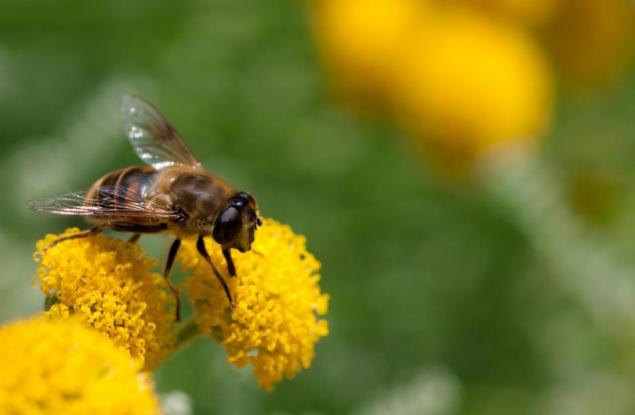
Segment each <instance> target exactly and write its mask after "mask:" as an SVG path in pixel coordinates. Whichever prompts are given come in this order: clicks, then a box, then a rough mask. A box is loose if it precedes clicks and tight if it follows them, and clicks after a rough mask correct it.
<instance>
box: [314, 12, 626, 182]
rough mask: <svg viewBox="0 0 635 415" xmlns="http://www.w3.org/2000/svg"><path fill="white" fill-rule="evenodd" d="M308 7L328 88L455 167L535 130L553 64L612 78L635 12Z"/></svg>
mask: <svg viewBox="0 0 635 415" xmlns="http://www.w3.org/2000/svg"><path fill="white" fill-rule="evenodd" d="M310 4H311V5H312V9H311V11H312V15H313V28H314V33H315V38H316V41H317V43H318V48H319V51H320V54H321V56H322V60H323V62H324V65H325V67H326V69H327V71H328V72H329V74H330V75H331V76H330V79H331V80H332V82H333V84H334V87H335V90H336V91H337V92H338V93H339V94H340V96H343V97H344V98H345V99H346V100H347V101H349V102H351V103H352V104H353V108H355V109H357V110H359V109H361V110H362V111H363V112H371V113H388V114H390V116H392V117H393V118H394V119H395V120H396V121H397V122H398V123H399V125H400V126H401V127H402V128H403V129H404V130H405V131H407V132H408V133H410V134H409V135H411V136H412V137H415V138H417V139H418V140H417V141H416V142H417V143H418V144H420V145H421V146H422V147H423V148H424V149H425V150H426V155H427V156H429V158H430V160H431V161H432V162H433V164H436V165H437V167H440V168H442V169H444V170H445V171H444V172H445V173H450V174H452V173H455V174H457V175H459V176H461V175H463V174H464V173H466V172H469V171H470V170H471V167H473V165H474V164H475V162H476V161H478V159H479V158H481V156H482V155H483V154H484V153H491V152H493V151H499V150H500V149H501V148H508V147H513V148H519V147H520V148H524V147H532V146H533V145H534V144H535V143H536V142H537V139H538V138H539V137H540V136H542V135H544V133H545V132H546V130H547V128H548V126H549V121H550V118H551V113H552V108H553V103H552V101H553V95H554V87H553V83H554V82H553V78H554V75H553V74H554V72H555V71H554V70H553V68H554V67H556V66H557V68H558V69H559V70H561V71H564V72H566V73H565V75H566V78H567V79H569V80H572V81H577V80H579V81H581V82H583V83H584V82H587V83H588V84H598V83H601V82H602V80H606V79H607V78H612V77H614V75H615V73H617V72H619V71H620V70H621V69H622V67H623V66H624V62H625V61H626V59H627V57H628V56H629V53H628V52H629V50H628V49H629V47H631V48H632V46H630V45H632V42H630V39H631V34H632V31H633V27H634V26H633V25H632V21H633V14H634V10H635V7H634V6H633V3H632V2H629V1H628V0H604V1H595V0H454V1H449V2H435V1H430V0H313V1H312V2H311V3H310ZM538 32H540V33H541V34H542V36H541V37H542V38H544V39H547V41H548V42H549V46H550V47H549V49H550V51H551V52H553V53H552V55H549V54H548V53H547V52H546V50H545V48H543V47H541V43H540V42H538V40H537V39H538V36H536V34H537V33H538ZM581 45H583V46H581ZM556 62H557V63H558V64H557V65H555V64H554V63H556Z"/></svg>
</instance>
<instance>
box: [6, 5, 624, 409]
mask: <svg viewBox="0 0 635 415" xmlns="http://www.w3.org/2000/svg"><path fill="white" fill-rule="evenodd" d="M633 86H634V82H633V79H632V77H627V78H626V79H625V80H623V81H621V82H620V83H618V84H617V85H616V86H614V87H613V88H611V89H608V90H604V91H601V92H596V93H593V94H585V95H573V94H571V93H568V92H566V91H565V92H560V93H559V100H558V106H557V109H556V116H555V122H554V127H553V129H552V134H551V135H550V137H548V140H547V141H546V143H545V146H544V147H543V149H542V150H541V153H540V155H539V162H538V163H537V166H534V167H532V169H536V172H535V177H542V178H543V179H544V180H543V181H540V183H541V186H546V188H547V191H548V192H551V191H553V192H556V195H557V198H559V200H560V201H561V202H562V207H563V209H565V210H566V211H567V212H570V213H571V219H572V221H573V223H575V224H576V226H580V228H581V229H582V231H581V232H582V234H584V235H586V236H588V238H589V240H592V241H594V242H593V243H595V242H596V241H599V242H598V243H601V244H602V247H603V248H602V249H605V248H606V249H607V250H609V251H610V257H611V258H613V257H617V258H619V259H620V260H623V261H624V262H625V263H627V270H629V271H626V272H625V273H624V275H625V276H624V278H622V279H620V280H619V281H622V282H624V283H625V284H627V285H628V286H629V287H630V285H629V284H633V283H635V273H631V272H630V269H631V268H629V267H630V265H628V263H629V262H630V256H631V253H632V252H635V220H634V219H633V218H634V217H635V214H634V213H633V212H635V197H634V195H635V192H634V191H635V168H634V167H635V162H633V154H635V143H633V138H635V135H634V133H635V127H634V126H633V121H634V120H635V93H633ZM125 93H137V94H140V95H142V96H144V97H146V98H147V99H149V100H150V101H152V102H154V103H155V104H156V105H157V106H158V107H159V108H160V109H161V110H162V111H163V112H164V113H165V114H166V115H167V116H168V118H169V119H170V120H171V121H172V123H173V124H174V125H175V126H176V127H177V128H178V129H179V130H180V132H181V133H182V135H183V136H184V137H185V138H186V141H187V142H188V144H189V145H190V146H191V148H192V149H193V150H194V152H195V153H196V154H197V156H198V157H199V159H200V160H202V161H203V163H204V165H205V166H206V167H207V168H208V169H210V170H211V171H213V172H215V173H217V174H219V175H221V176H223V177H225V178H226V179H227V180H228V181H230V182H231V183H233V184H235V185H236V186H238V187H240V188H243V189H245V190H248V191H250V192H251V193H252V194H253V195H255V196H256V197H257V199H258V201H259V203H260V206H261V211H262V213H263V214H264V215H265V216H269V217H273V218H276V219H277V220H279V221H281V222H284V223H288V224H290V225H291V226H292V227H293V229H294V230H295V231H296V232H297V233H301V234H304V235H306V237H307V239H308V247H309V250H311V251H312V252H313V253H315V255H316V256H317V257H318V258H319V259H320V261H321V262H322V265H323V269H322V276H323V279H322V288H323V290H324V291H325V292H327V293H329V294H330V295H331V308H330V312H329V314H328V320H329V324H330V328H331V334H330V336H328V337H327V338H325V339H324V340H322V341H321V342H320V343H319V344H318V345H317V354H316V359H315V361H314V363H313V366H312V367H311V369H310V370H308V371H304V372H302V373H301V374H300V375H299V376H298V377H297V378H296V379H294V380H291V381H286V382H283V383H282V384H280V385H278V386H277V387H276V388H275V390H274V391H273V392H272V393H267V392H264V391H261V390H259V389H258V388H257V386H256V382H255V380H254V379H253V377H252V376H251V373H250V370H249V369H243V370H240V369H236V368H233V367H231V366H229V365H228V364H226V363H225V361H224V352H223V350H222V349H221V348H220V347H219V346H217V345H216V344H214V343H213V342H212V341H207V340H201V341H198V342H197V343H195V344H193V345H192V346H191V347H189V348H187V349H185V350H183V351H181V352H180V353H179V354H178V355H176V356H174V357H173V358H172V359H171V360H170V361H169V362H168V363H167V364H165V366H163V367H162V368H161V369H160V370H159V371H158V373H157V375H156V381H157V388H158V391H159V392H160V393H169V392H173V391H175V390H178V391H182V392H184V393H186V394H187V395H188V396H189V397H190V398H191V404H192V411H193V413H195V414H261V413H262V414H286V413H293V414H296V413H304V414H309V413H310V414H316V413H325V414H340V413H355V414H366V413H386V412H392V413H394V414H400V413H404V414H409V413H412V414H455V413H456V414H510V413H514V414H552V413H553V414H554V415H555V414H558V415H562V414H568V413H571V414H586V413H589V414H597V413H603V414H622V413H625V414H626V413H633V411H635V394H632V393H631V392H632V389H631V386H632V385H633V382H635V359H633V357H631V356H635V347H633V345H634V344H635V341H633V338H632V337H635V336H634V334H635V331H633V332H632V333H631V332H630V331H629V330H630V329H631V328H634V327H635V324H634V325H633V326H632V327H631V326H630V321H628V318H626V319H625V320H627V322H626V323H624V322H621V321H620V323H619V324H618V325H617V326H616V327H617V328H616V329H606V330H605V328H606V327H605V326H606V321H612V320H611V318H612V317H610V316H609V317H607V320H601V321H600V322H598V320H597V319H596V318H595V317H594V316H596V315H597V313H596V312H595V311H589V306H588V304H589V302H591V303H593V298H594V295H595V294H594V291H593V290H586V291H585V288H584V287H585V286H584V284H585V282H584V281H582V280H577V279H576V278H577V276H576V275H564V276H563V275H562V274H563V273H562V271H561V269H562V267H558V266H557V264H556V266H553V263H554V261H555V262H557V261H558V260H559V258H560V257H561V255H560V254H559V253H558V252H556V253H553V252H551V255H549V252H548V253H546V254H545V249H551V248H544V247H543V245H541V242H540V241H543V240H549V239H550V235H551V234H549V232H559V231H558V230H557V229H551V227H549V226H545V229H546V230H545V232H547V235H546V236H545V235H544V234H535V230H536V229H537V227H536V226H533V225H535V224H534V223H533V222H531V220H525V219H526V216H523V215H524V213H526V211H525V209H529V211H530V212H535V211H532V210H531V206H530V207H527V206H525V205H524V201H528V202H529V204H531V203H533V202H540V200H541V199H542V197H543V194H542V193H541V191H537V192H534V193H530V190H531V189H533V188H531V189H529V187H530V184H527V186H528V188H527V189H524V188H523V185H524V184H525V182H524V181H521V182H519V185H518V186H512V188H513V191H509V192H506V191H503V192H498V191H497V190H496V188H495V186H491V185H490V184H489V183H490V182H489V181H488V180H480V181H479V180H477V181H475V182H471V183H468V184H466V185H460V186H456V185H448V184H447V183H445V182H443V181H442V180H439V179H438V178H436V176H435V175H434V174H433V172H432V171H430V170H428V169H427V168H426V166H425V165H423V163H422V161H421V158H420V157H419V156H418V155H417V153H416V152H415V151H413V147H412V146H411V144H410V143H409V142H408V141H407V140H406V139H405V137H403V136H402V135H401V134H400V133H399V132H398V131H397V130H396V129H395V128H394V127H393V126H391V125H388V124H384V123H381V122H377V121H375V122H369V121H367V120H366V121H364V120H360V119H358V118H356V117H355V116H354V115H352V114H351V113H350V112H349V111H347V110H346V108H343V107H341V106H339V105H338V104H337V103H336V102H335V101H334V100H333V99H332V97H331V96H330V95H329V94H328V91H327V88H326V80H325V79H324V75H323V73H322V71H321V68H320V65H319V63H318V61H317V56H316V53H315V50H314V45H313V41H312V39H311V36H310V29H309V19H308V15H307V14H306V11H305V10H304V9H303V7H302V5H301V3H299V2H293V1H275V2H263V1H257V0H215V1H198V2H197V1H194V2H183V3H177V2H163V1H152V2H151V1H137V2H128V1H121V0H116V1H110V2H99V3H97V2H70V1H56V2H53V1H38V2H18V1H4V2H3V3H2V4H1V5H0V143H1V149H2V151H1V153H0V160H1V161H0V180H1V182H0V185H1V189H0V191H1V193H0V194H1V195H2V196H1V197H0V199H1V200H2V204H1V205H0V213H1V215H0V260H1V261H2V262H1V263H2V265H3V272H2V274H3V275H1V276H0V318H1V320H2V321H4V322H6V321H9V320H11V319H14V318H16V317H19V316H27V315H30V314H34V313H36V312H38V310H40V309H41V302H42V299H41V296H40V294H39V293H38V291H37V290H36V289H33V288H32V287H31V278H32V276H33V275H34V269H35V265H34V263H33V262H32V260H31V254H32V251H33V244H34V242H35V241H36V240H37V239H38V238H40V237H41V236H43V235H44V234H45V233H47V232H60V231H61V230H63V229H64V228H65V227H67V226H74V225H81V223H80V222H79V221H78V220H73V219H60V218H54V217H47V216H43V215H41V214H38V213H35V212H31V211H28V209H26V207H25V206H26V204H27V202H28V200H30V199H33V198H36V197H41V196H45V195H49V194H53V193H57V192H64V191H71V190H79V189H83V188H87V187H88V186H90V184H91V183H92V181H93V180H94V179H96V178H97V177H99V176H100V175H101V174H103V173H105V172H107V171H109V170H113V169H115V168H119V167H123V166H126V165H131V164H138V163H139V161H138V160H137V159H136V158H135V156H134V153H133V152H132V151H131V149H130V147H129V145H128V143H127V142H126V140H125V138H124V135H123V132H122V129H121V124H120V121H119V118H118V105H119V100H120V97H121V96H122V95H123V94H125ZM530 171H532V172H533V171H534V170H531V169H530ZM495 176H496V175H495ZM530 176H531V177H534V176H533V173H532V174H531V175H530ZM541 180H542V179H541ZM530 181H531V180H530ZM525 190H527V191H525ZM534 190H535V189H534ZM539 190H540V189H539ZM523 196H524V197H525V199H523ZM547 212H549V210H548V209H547ZM534 219H535V218H534ZM546 223H559V222H558V220H557V219H554V220H553V221H552V222H549V221H548V220H547V221H546ZM566 235H569V234H567V233H566V231H565V236H566ZM574 235H577V234H576V233H574ZM586 236H585V237H586ZM541 238H544V239H541ZM563 239H565V242H564V243H563V244H559V245H558V246H556V247H555V248H553V249H556V250H557V249H563V250H566V249H567V243H568V242H575V243H580V244H582V245H583V246H584V247H587V245H584V244H585V242H584V241H580V240H577V238H576V241H567V240H566V239H567V238H563ZM144 244H146V246H147V247H148V249H149V250H150V251H151V252H152V253H153V254H154V255H156V256H157V257H159V256H161V255H163V252H164V250H165V246H166V245H167V241H166V240H165V238H163V239H162V238H147V240H146V241H144ZM591 250H592V251H594V252H595V251H596V250H594V249H591ZM563 255H564V256H566V252H565V253H564V254H563ZM582 260H584V258H582ZM574 262H575V261H574ZM573 268H574V269H575V264H574V267H573ZM565 269H566V267H565ZM565 273H566V271H565ZM598 278H600V279H606V282H605V283H601V284H600V285H601V286H602V287H605V286H606V287H608V288H607V289H608V290H611V289H613V288H615V291H614V293H615V295H616V297H615V299H614V301H615V302H619V301H621V297H620V298H617V295H619V294H620V293H624V292H626V291H627V288H624V289H622V287H617V286H612V284H614V280H612V279H611V275H610V272H608V271H607V272H606V273H603V275H598ZM572 281H574V283H572ZM576 281H577V282H576ZM578 282H579V283H580V284H582V285H581V287H582V289H581V290H582V291H584V292H587V291H589V293H588V296H590V297H589V298H591V300H589V299H588V298H586V297H584V298H580V295H578V294H577V292H578V291H577V290H576V289H572V288H571V286H572V285H575V284H576V283H578ZM625 290H626V291H625ZM612 292H613V291H609V294H607V296H605V297H603V298H605V299H606V298H608V299H609V301H608V302H609V303H610V302H612V300H613V299H612V297H611V296H612V295H613V294H611V293H612ZM626 304H627V307H628V304H630V303H628V302H626ZM634 304H635V303H634ZM599 307H600V312H599V313H600V315H603V314H602V311H601V310H602V308H601V307H602V306H601V305H600V306H599ZM607 307H608V306H607ZM632 312H633V315H635V306H634V308H633V311H632ZM625 314H626V316H627V317H628V312H626V313H625ZM0 370H2V369H1V368H0Z"/></svg>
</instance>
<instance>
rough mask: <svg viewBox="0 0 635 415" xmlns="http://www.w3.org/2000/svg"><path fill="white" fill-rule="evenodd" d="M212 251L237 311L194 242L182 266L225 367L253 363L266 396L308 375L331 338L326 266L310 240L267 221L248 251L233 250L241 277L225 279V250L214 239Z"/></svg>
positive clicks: (183, 251) (182, 256)
mask: <svg viewBox="0 0 635 415" xmlns="http://www.w3.org/2000/svg"><path fill="white" fill-rule="evenodd" d="M206 248H207V250H208V252H209V253H210V256H211V257H212V261H213V262H214V264H215V265H216V267H217V268H218V269H219V271H220V272H221V273H222V274H223V276H224V278H225V280H226V281H227V283H228V285H229V287H230V290H231V291H232V294H233V295H234V299H235V302H236V305H235V307H234V308H231V307H230V306H229V303H228V301H227V298H226V297H225V294H224V292H223V290H222V288H221V286H220V284H219V283H218V281H217V280H216V279H215V277H214V275H213V274H212V271H211V269H210V267H209V264H207V263H206V262H205V261H204V260H203V259H202V258H201V257H200V256H199V255H198V253H197V250H196V247H195V243H194V241H185V242H184V244H183V248H182V249H181V252H180V255H179V259H180V262H181V266H182V267H183V268H184V269H192V270H193V276H192V278H190V279H189V280H188V281H187V282H186V284H187V287H188V290H189V300H190V303H191V305H192V308H193V309H194V310H195V318H196V321H197V323H198V324H199V327H200V329H201V330H202V331H204V332H205V333H208V334H209V335H210V336H212V337H213V338H214V339H215V340H217V341H218V342H219V343H220V344H221V345H223V346H224V347H225V349H226V352H227V361H228V362H229V363H231V364H234V365H236V366H238V367H244V366H246V365H248V364H251V365H252V366H253V371H254V375H255V377H256V378H257V380H258V382H259V384H260V386H261V387H262V388H263V389H266V390H270V389H272V387H273V385H274V384H275V383H277V382H280V381H281V380H283V379H284V378H293V377H294V376H295V375H296V374H297V373H298V372H299V371H300V370H301V369H303V368H304V369H307V368H309V367H310V366H311V363H312V361H313V358H314V356H315V344H316V343H317V341H318V340H319V339H320V338H321V337H324V336H326V335H328V323H327V321H326V320H324V319H322V318H321V316H324V315H325V314H326V313H327V310H328V300H329V297H328V295H327V294H323V293H321V291H320V287H319V285H318V283H319V281H320V274H319V270H320V263H319V262H318V261H317V259H316V258H315V257H314V256H313V255H312V254H311V253H309V252H307V250H306V240H305V238H304V237H303V236H300V235H296V234H294V233H293V231H292V230H291V228H290V227H289V226H286V225H282V224H280V223H278V222H276V221H274V220H272V219H265V220H264V221H263V225H262V227H261V228H259V229H258V231H257V232H256V240H255V242H254V244H253V245H252V249H251V250H250V251H248V252H246V253H239V252H235V251H232V256H233V258H234V262H235V265H236V274H237V276H236V277H230V276H229V275H228V274H227V272H226V270H227V265H226V263H225V260H224V258H223V255H222V252H221V250H220V247H219V246H218V245H217V244H216V243H214V242H213V241H212V240H211V238H210V239H208V240H206Z"/></svg>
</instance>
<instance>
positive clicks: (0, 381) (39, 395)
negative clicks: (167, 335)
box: [0, 316, 160, 415]
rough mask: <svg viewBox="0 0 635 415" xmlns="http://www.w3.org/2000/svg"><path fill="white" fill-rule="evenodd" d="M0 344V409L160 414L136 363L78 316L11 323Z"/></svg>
mask: <svg viewBox="0 0 635 415" xmlns="http://www.w3.org/2000/svg"><path fill="white" fill-rule="evenodd" d="M0 344H2V353H0V367H1V368H2V370H0V413H3V414H22V415H49V414H50V415H58V414H65V415H85V414H92V415H102V414H103V415H112V414H119V415H137V414H138V415H154V414H159V413H160V410H159V404H158V400H157V397H156V395H155V394H154V390H153V385H152V382H151V380H150V378H149V376H148V374H147V373H142V372H139V369H141V366H140V361H139V360H134V359H132V358H130V356H129V355H128V354H127V353H126V352H125V351H124V350H122V349H121V348H119V347H116V346H115V345H114V344H113V343H112V342H111V341H110V340H109V339H108V338H107V337H106V336H104V335H103V334H101V333H98V332H96V331H95V330H92V329H88V328H86V327H84V325H83V324H80V323H79V322H78V321H76V319H68V320H51V319H49V318H46V317H45V316H38V317H34V318H31V319H29V320H23V321H18V322H14V323H12V324H9V325H6V326H3V327H0Z"/></svg>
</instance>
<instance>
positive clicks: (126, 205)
mask: <svg viewBox="0 0 635 415" xmlns="http://www.w3.org/2000/svg"><path fill="white" fill-rule="evenodd" d="M87 194H88V192H86V191H81V192H70V193H61V194H58V195H55V196H51V197H45V198H42V199H36V200H34V201H32V202H30V203H29V207H30V208H31V209H33V210H37V211H40V212H46V213H52V214H56V215H67V216H100V217H108V216H112V217H126V218H131V217H143V218H156V219H164V220H170V219H178V217H179V214H178V212H177V211H175V210H174V209H170V208H169V207H161V206H155V205H152V206H151V205H148V204H146V203H144V202H143V200H142V198H141V197H140V196H139V195H134V194H131V192H130V190H128V192H127V193H126V194H125V195H122V194H116V193H115V190H114V188H113V189H109V188H102V189H99V191H97V192H96V193H95V194H91V198H90V200H87V198H86V195H87Z"/></svg>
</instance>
